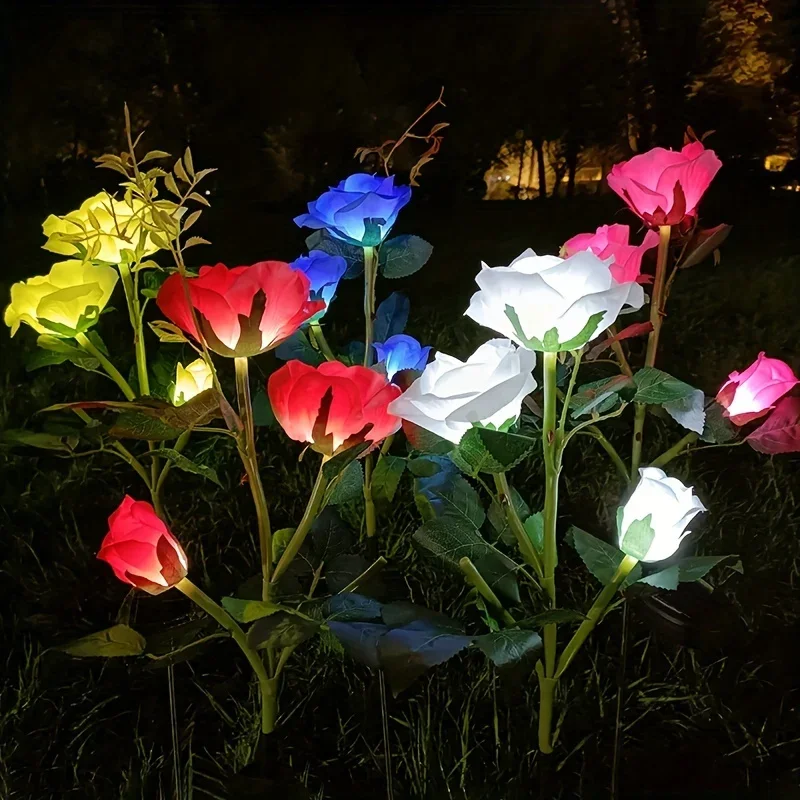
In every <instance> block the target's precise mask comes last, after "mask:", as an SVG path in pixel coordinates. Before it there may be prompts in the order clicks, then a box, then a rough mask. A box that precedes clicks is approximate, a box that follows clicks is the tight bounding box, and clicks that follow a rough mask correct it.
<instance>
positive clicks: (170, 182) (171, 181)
mask: <svg viewBox="0 0 800 800" xmlns="http://www.w3.org/2000/svg"><path fill="white" fill-rule="evenodd" d="M164 185H165V186H166V187H167V189H168V190H169V191H170V192H172V194H174V195H175V197H181V192H180V190H179V189H178V184H177V183H175V178H173V177H172V173H170V172H168V173H167V174H166V176H165V177H164Z"/></svg>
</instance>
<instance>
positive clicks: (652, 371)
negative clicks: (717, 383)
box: [633, 367, 696, 406]
mask: <svg viewBox="0 0 800 800" xmlns="http://www.w3.org/2000/svg"><path fill="white" fill-rule="evenodd" d="M633 380H634V383H635V384H636V394H635V395H634V398H633V399H634V400H635V401H636V402H637V403H646V404H649V405H654V406H660V405H663V404H664V403H673V402H675V401H676V400H683V399H684V398H686V397H689V396H690V395H691V394H692V393H693V392H695V391H696V389H695V388H694V387H693V386H690V385H689V384H688V383H684V382H683V381H680V380H678V379H677V378H673V377H672V375H668V374H667V373H666V372H662V371H661V370H660V369H656V368H655V367H642V369H640V370H639V371H638V372H637V373H636V374H635V375H634V376H633Z"/></svg>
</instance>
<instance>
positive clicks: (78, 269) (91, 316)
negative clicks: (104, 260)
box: [3, 261, 118, 338]
mask: <svg viewBox="0 0 800 800" xmlns="http://www.w3.org/2000/svg"><path fill="white" fill-rule="evenodd" d="M117 277H118V276H117V271H116V270H115V269H113V268H112V267H109V266H106V265H105V264H91V263H89V262H83V261H59V262H58V263H57V264H53V268H52V269H51V270H50V272H49V273H48V274H47V275H37V276H36V277H34V278H28V280H27V281H22V282H21V283H15V284H14V285H13V286H12V287H11V303H10V304H9V306H8V307H7V308H6V311H5V314H4V316H3V319H4V321H5V323H6V325H8V327H9V328H11V335H12V336H13V335H14V334H15V333H16V332H17V330H18V329H19V326H20V323H22V322H24V323H25V324H26V325H30V326H31V328H33V329H34V330H35V331H36V332H37V333H49V334H52V335H54V336H61V337H67V338H70V337H72V336H75V335H76V334H77V333H83V331H85V330H86V329H87V328H89V327H90V326H92V325H94V323H95V322H97V319H98V317H99V316H100V312H101V311H102V310H103V309H104V308H105V307H106V304H107V303H108V301H109V298H110V297H111V293H112V292H113V291H114V286H116V283H117ZM48 322H49V323H50V325H48V324H47V323H48Z"/></svg>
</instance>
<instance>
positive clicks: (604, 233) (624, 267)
mask: <svg viewBox="0 0 800 800" xmlns="http://www.w3.org/2000/svg"><path fill="white" fill-rule="evenodd" d="M630 235H631V229H630V228H629V227H628V226H627V225H619V224H615V225H601V226H600V227H599V228H598V229H597V230H596V231H595V232H594V233H579V234H578V235H577V236H573V237H572V238H571V239H570V240H569V241H568V242H566V243H565V244H564V248H563V249H564V253H565V255H567V256H571V255H573V254H575V253H577V252H578V251H579V250H589V251H590V252H592V253H594V254H595V255H596V256H598V258H602V259H603V260H605V259H607V258H610V257H612V256H613V258H614V263H613V264H612V265H611V276H612V277H613V278H614V280H615V281H616V282H617V283H632V282H633V281H638V282H639V283H644V281H643V280H641V281H639V277H640V275H639V273H640V272H641V270H642V256H644V254H645V253H646V252H647V251H648V250H652V249H653V248H654V247H657V246H658V234H657V233H656V232H655V231H647V233H646V234H645V236H644V240H643V241H642V243H641V244H640V245H635V244H628V240H629V239H630Z"/></svg>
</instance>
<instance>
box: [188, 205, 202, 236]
mask: <svg viewBox="0 0 800 800" xmlns="http://www.w3.org/2000/svg"><path fill="white" fill-rule="evenodd" d="M202 213H203V211H202V209H199V208H198V209H197V211H192V213H191V214H189V216H188V217H186V221H185V222H184V223H183V232H184V233H186V231H188V230H189V228H191V227H192V225H194V224H195V222H197V220H198V219H200V215H201V214H202Z"/></svg>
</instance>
